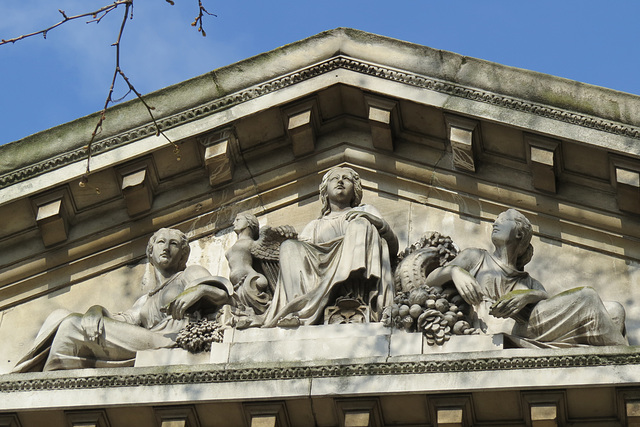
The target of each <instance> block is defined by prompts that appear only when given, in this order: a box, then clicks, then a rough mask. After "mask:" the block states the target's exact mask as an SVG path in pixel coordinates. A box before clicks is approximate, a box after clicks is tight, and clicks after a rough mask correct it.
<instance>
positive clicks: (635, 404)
mask: <svg viewBox="0 0 640 427" xmlns="http://www.w3.org/2000/svg"><path fill="white" fill-rule="evenodd" d="M616 394H617V396H616V397H617V399H616V400H617V402H618V420H619V421H620V425H623V426H627V427H640V389H638V388H621V389H619V390H618V392H617V393H616Z"/></svg>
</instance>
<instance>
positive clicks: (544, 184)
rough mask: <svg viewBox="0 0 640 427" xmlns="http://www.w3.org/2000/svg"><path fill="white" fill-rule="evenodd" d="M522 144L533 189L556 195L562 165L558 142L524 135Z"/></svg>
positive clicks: (537, 136)
mask: <svg viewBox="0 0 640 427" xmlns="http://www.w3.org/2000/svg"><path fill="white" fill-rule="evenodd" d="M524 143H525V147H526V153H527V163H528V164H529V167H530V169H531V178H532V184H533V187H534V188H536V189H537V190H542V191H547V192H549V193H556V192H557V190H558V189H557V182H558V176H559V175H560V171H561V169H560V168H561V166H560V165H561V164H562V161H561V155H562V151H561V150H560V141H558V140H555V139H551V138H545V137H543V136H539V135H533V134H529V133H525V134H524Z"/></svg>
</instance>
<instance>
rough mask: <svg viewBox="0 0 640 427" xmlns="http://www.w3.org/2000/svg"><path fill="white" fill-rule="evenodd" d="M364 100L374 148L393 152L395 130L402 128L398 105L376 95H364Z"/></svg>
mask: <svg viewBox="0 0 640 427" xmlns="http://www.w3.org/2000/svg"><path fill="white" fill-rule="evenodd" d="M364 100H365V103H366V106H367V118H368V120H369V125H370V126H371V140H372V142H373V146H374V147H375V148H378V149H380V150H386V151H393V138H394V132H395V131H394V129H395V128H397V127H399V126H400V118H399V117H400V115H399V113H398V110H399V107H398V103H397V102H396V101H391V100H389V99H386V98H382V97H379V96H374V95H364Z"/></svg>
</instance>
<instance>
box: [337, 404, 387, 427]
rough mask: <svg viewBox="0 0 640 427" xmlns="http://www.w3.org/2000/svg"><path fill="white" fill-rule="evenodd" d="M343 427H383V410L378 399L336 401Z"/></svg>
mask: <svg viewBox="0 0 640 427" xmlns="http://www.w3.org/2000/svg"><path fill="white" fill-rule="evenodd" d="M334 403H335V406H336V412H337V414H338V420H339V422H340V424H339V425H340V426H341V427H382V426H383V425H384V422H383V418H382V409H381V408H380V401H379V400H378V399H376V398H353V399H336V400H335V401H334Z"/></svg>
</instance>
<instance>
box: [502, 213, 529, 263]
mask: <svg viewBox="0 0 640 427" xmlns="http://www.w3.org/2000/svg"><path fill="white" fill-rule="evenodd" d="M507 212H511V213H512V215H513V220H514V221H515V223H516V230H517V231H518V232H520V234H521V235H522V238H521V240H520V244H519V245H518V249H519V254H518V259H517V260H516V268H517V269H518V270H524V266H525V265H527V264H528V263H529V261H531V258H532V257H533V246H532V245H531V236H532V235H533V227H532V226H531V221H529V219H528V218H527V217H526V216H524V215H523V214H522V212H520V211H517V210H515V209H508V210H507Z"/></svg>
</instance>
